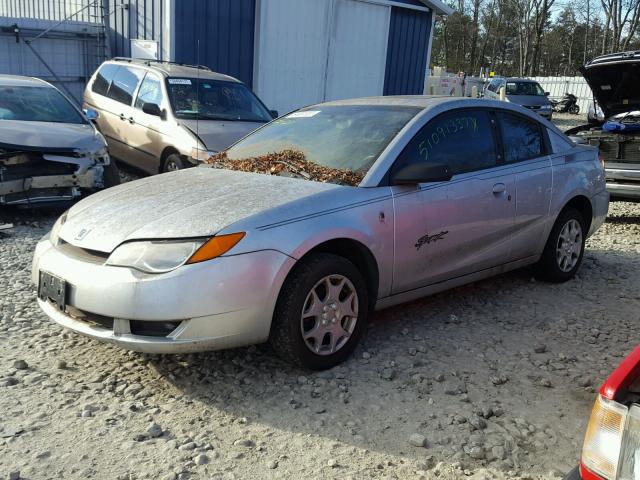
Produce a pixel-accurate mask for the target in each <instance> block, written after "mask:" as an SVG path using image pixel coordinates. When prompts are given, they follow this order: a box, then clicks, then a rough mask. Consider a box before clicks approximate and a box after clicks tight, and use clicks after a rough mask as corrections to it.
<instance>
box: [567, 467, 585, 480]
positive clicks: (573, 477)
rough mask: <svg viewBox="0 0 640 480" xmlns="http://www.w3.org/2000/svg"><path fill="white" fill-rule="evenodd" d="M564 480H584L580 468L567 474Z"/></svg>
mask: <svg viewBox="0 0 640 480" xmlns="http://www.w3.org/2000/svg"><path fill="white" fill-rule="evenodd" d="M564 480H582V477H581V476H580V467H575V468H574V469H573V470H571V471H570V472H569V473H567V474H566V475H565V477H564Z"/></svg>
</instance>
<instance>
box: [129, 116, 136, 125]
mask: <svg viewBox="0 0 640 480" xmlns="http://www.w3.org/2000/svg"><path fill="white" fill-rule="evenodd" d="M129 123H130V124H131V125H133V124H134V123H136V121H135V120H134V119H133V117H129Z"/></svg>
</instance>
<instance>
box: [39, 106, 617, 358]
mask: <svg viewBox="0 0 640 480" xmlns="http://www.w3.org/2000/svg"><path fill="white" fill-rule="evenodd" d="M209 162H211V164H212V165H213V166H214V167H217V168H195V169H189V170H186V171H181V172H175V173H172V174H167V175H160V176H157V177H150V178H146V179H142V180H138V181H135V182H130V183H127V184H124V185H121V186H120V187H119V188H118V190H117V191H116V192H114V193H113V194H105V195H97V196H96V195H94V196H93V197H91V198H88V199H86V200H85V201H83V202H81V203H80V204H78V205H76V206H74V207H73V208H72V209H71V210H69V212H68V213H67V214H65V215H63V216H62V217H60V219H59V220H58V221H57V222H56V224H55V225H54V227H53V229H52V231H51V234H50V235H49V236H48V237H46V238H44V239H43V240H42V241H41V242H40V243H39V244H38V246H37V248H36V252H35V255H34V261H33V274H32V279H33V281H34V282H35V283H36V284H37V285H39V297H38V298H39V299H38V304H39V305H40V307H41V308H42V309H43V311H44V312H45V313H46V314H47V315H48V316H49V317H50V318H52V319H53V320H54V321H56V322H58V323H60V324H61V325H63V326H65V327H68V328H71V329H72V330H75V331H77V332H79V333H82V334H85V335H88V336H90V337H93V338H95V339H98V340H102V341H106V342H111V343H114V344H116V345H120V346H122V347H125V348H129V349H133V350H139V351H146V352H153V353H180V352H191V351H199V350H215V349H221V348H230V347H235V346H240V345H248V344H253V343H261V342H265V341H267V340H270V341H271V343H272V344H273V346H274V347H275V350H276V352H278V353H279V354H280V355H281V356H282V357H284V358H286V359H288V360H290V361H292V362H294V363H296V364H301V365H304V366H306V367H309V368H314V369H322V368H329V367H332V366H334V365H336V364H337V363H339V362H341V361H343V360H344V359H345V358H346V357H347V356H348V355H349V354H350V353H351V352H352V351H353V349H354V348H355V346H356V344H357V343H358V340H359V338H360V336H361V335H362V334H363V332H364V331H365V330H366V323H367V319H368V317H369V314H370V312H371V310H372V309H373V308H385V307H390V306H392V305H396V304H398V303H402V302H406V301H410V300H413V299H416V298H419V297H422V296H424V295H428V294H432V293H435V292H438V291H442V290H446V289H448V288H452V287H455V286H458V285H462V284H465V283H468V282H473V281H476V280H479V279H481V278H485V277H489V276H491V275H496V274H499V273H502V272H505V271H508V270H512V269H514V268H519V267H522V266H525V265H529V264H536V265H537V267H536V268H537V272H538V275H539V276H540V277H541V278H543V279H547V280H550V281H553V282H564V281H567V280H569V279H571V278H572V277H573V276H574V275H575V273H576V271H577V270H578V268H579V267H580V264H581V262H582V257H583V253H584V245H585V239H586V238H587V237H588V236H589V235H591V234H592V233H593V232H594V231H595V230H596V229H597V228H598V227H599V226H600V225H601V224H602V222H603V221H604V218H605V217H606V214H607V210H608V206H609V197H608V194H607V191H606V189H605V182H604V172H603V170H602V166H601V164H600V162H599V160H598V155H597V151H596V149H595V148H593V147H589V146H579V145H576V144H574V143H573V142H571V141H570V140H569V139H568V138H567V137H566V136H565V135H564V134H563V133H562V132H560V131H559V130H558V129H557V127H555V126H554V125H553V124H551V123H550V122H548V121H546V120H544V119H542V118H540V117H539V116H536V115H534V114H532V113H531V112H530V111H527V110H526V109H523V108H521V107H519V106H517V105H512V104H510V103H506V102H492V101H487V100H477V99H464V98H458V99H457V98H449V97H422V96H417V97H379V98H362V99H354V100H343V101H336V102H329V103H324V104H319V105H314V106H311V107H307V108H303V109H301V110H298V111H296V112H294V113H291V114H289V115H286V116H284V117H281V118H279V119H278V120H276V121H274V122H271V123H269V124H268V125H265V126H263V127H262V128H260V129H259V130H257V131H255V132H254V133H252V134H251V135H248V136H247V137H245V138H244V139H242V140H241V141H239V142H238V143H236V144H235V145H233V146H232V147H231V148H229V149H228V150H227V151H225V152H223V153H222V154H219V155H216V156H214V157H213V158H211V159H210V160H209ZM231 170H239V171H231ZM250 172H252V173H250ZM256 172H261V173H256ZM516 191H517V195H516ZM114 212H117V213H118V214H117V215H114ZM88 252H90V254H89V253H88ZM87 255H90V258H89V257H87ZM89 280H90V281H89ZM52 285H53V287H52Z"/></svg>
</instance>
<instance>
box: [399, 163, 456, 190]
mask: <svg viewBox="0 0 640 480" xmlns="http://www.w3.org/2000/svg"><path fill="white" fill-rule="evenodd" d="M452 176H453V174H452V173H451V169H450V168H449V167H448V166H447V165H443V164H440V163H435V164H434V163H414V164H412V165H406V166H404V167H402V168H400V169H399V170H397V171H395V172H392V173H391V184H392V185H416V184H418V183H427V182H446V181H449V180H451V177H452Z"/></svg>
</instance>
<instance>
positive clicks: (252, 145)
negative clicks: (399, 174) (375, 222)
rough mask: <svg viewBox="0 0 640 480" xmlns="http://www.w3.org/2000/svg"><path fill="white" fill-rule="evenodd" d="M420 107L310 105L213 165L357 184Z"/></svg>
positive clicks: (237, 146)
mask: <svg viewBox="0 0 640 480" xmlns="http://www.w3.org/2000/svg"><path fill="white" fill-rule="evenodd" d="M419 111H420V109H419V108H416V107H406V106H388V105H387V106H380V105H332V106H327V105H319V106H314V107H307V108H304V109H302V110H298V111H296V112H294V113H291V114H289V115H287V116H285V117H282V118H279V119H278V120H275V121H273V122H271V123H270V124H268V125H266V126H265V127H263V128H261V129H259V130H257V131H256V132H254V133H253V134H251V135H249V136H247V137H246V138H244V139H242V140H241V141H240V142H238V143H236V144H235V145H233V146H232V147H231V148H230V149H229V150H227V151H226V152H223V153H222V154H218V155H217V156H216V157H213V158H212V161H211V162H209V163H213V164H214V165H216V164H217V165H218V166H220V167H222V168H230V169H234V170H245V171H253V172H260V173H269V174H281V173H283V174H293V175H297V176H301V177H304V178H308V179H312V180H318V181H328V182H334V183H346V184H350V185H357V184H359V183H360V181H361V180H362V178H363V177H364V176H365V175H366V173H367V171H368V170H369V168H371V166H372V165H373V163H374V162H375V161H376V159H377V158H378V156H379V155H380V153H382V151H383V150H384V148H385V147H386V146H387V145H388V144H389V142H391V140H392V139H393V138H394V137H395V136H396V135H397V134H398V132H399V131H400V130H401V129H402V127H404V126H405V125H406V124H407V122H409V120H411V119H412V118H413V117H414V116H415V115H416V113H418V112H419Z"/></svg>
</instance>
